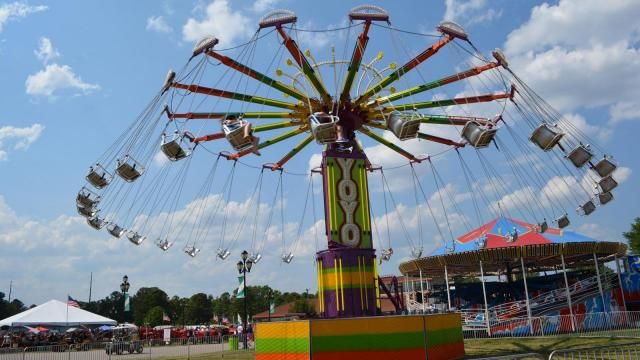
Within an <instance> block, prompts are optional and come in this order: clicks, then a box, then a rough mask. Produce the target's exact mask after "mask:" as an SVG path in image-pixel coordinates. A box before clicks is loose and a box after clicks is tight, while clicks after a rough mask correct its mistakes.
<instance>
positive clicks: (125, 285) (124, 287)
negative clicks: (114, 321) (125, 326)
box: [120, 275, 131, 323]
mask: <svg viewBox="0 0 640 360" xmlns="http://www.w3.org/2000/svg"><path fill="white" fill-rule="evenodd" d="M130 286H131V284H129V277H128V276H127V275H125V276H123V277H122V282H121V283H120V291H121V292H122V298H123V299H124V304H123V307H124V322H125V323H126V322H127V312H129V306H128V304H127V303H128V300H129V299H128V297H129V287H130Z"/></svg>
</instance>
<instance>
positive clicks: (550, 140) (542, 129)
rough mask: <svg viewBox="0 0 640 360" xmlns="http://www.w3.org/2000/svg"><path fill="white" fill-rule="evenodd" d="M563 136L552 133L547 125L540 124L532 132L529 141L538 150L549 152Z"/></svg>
mask: <svg viewBox="0 0 640 360" xmlns="http://www.w3.org/2000/svg"><path fill="white" fill-rule="evenodd" d="M563 136H564V134H563V133H561V132H559V131H558V132H556V131H553V130H552V129H551V128H550V127H549V126H548V125H547V124H542V125H540V126H538V127H537V128H536V129H535V130H533V133H531V137H529V140H531V142H533V143H534V144H536V145H538V147H539V148H540V149H542V150H544V151H549V150H551V149H553V147H554V146H556V145H557V144H558V143H559V142H560V139H562V137H563Z"/></svg>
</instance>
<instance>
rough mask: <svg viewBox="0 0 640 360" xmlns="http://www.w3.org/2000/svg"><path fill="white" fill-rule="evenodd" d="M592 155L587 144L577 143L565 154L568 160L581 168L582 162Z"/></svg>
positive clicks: (587, 160)
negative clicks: (577, 144) (576, 145)
mask: <svg viewBox="0 0 640 360" xmlns="http://www.w3.org/2000/svg"><path fill="white" fill-rule="evenodd" d="M592 157H593V153H591V151H590V150H589V145H582V144H581V145H579V146H578V147H576V148H575V149H573V150H571V152H570V153H569V154H568V155H567V156H566V158H567V159H569V161H571V162H572V163H573V165H574V166H575V167H577V168H581V167H582V166H583V165H584V164H586V163H587V162H589V160H591V158H592Z"/></svg>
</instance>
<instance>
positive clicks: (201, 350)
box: [0, 335, 254, 360]
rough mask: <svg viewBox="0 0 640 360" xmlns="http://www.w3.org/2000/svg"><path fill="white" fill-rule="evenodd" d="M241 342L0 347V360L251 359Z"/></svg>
mask: <svg viewBox="0 0 640 360" xmlns="http://www.w3.org/2000/svg"><path fill="white" fill-rule="evenodd" d="M244 340H245V338H244V337H243V336H242V335H240V336H215V337H198V338H180V339H170V340H169V341H165V340H161V339H160V340H158V339H153V340H144V341H143V340H138V341H113V342H100V343H82V344H73V345H50V346H33V347H24V348H2V349H0V360H35V359H47V360H106V359H109V360H111V359H156V358H171V359H176V358H177V359H191V357H192V356H193V357H196V358H199V356H202V355H204V354H207V355H208V356H207V359H253V351H254V342H253V340H252V339H247V347H246V348H245V346H244V342H245V341H244ZM209 355H211V356H209Z"/></svg>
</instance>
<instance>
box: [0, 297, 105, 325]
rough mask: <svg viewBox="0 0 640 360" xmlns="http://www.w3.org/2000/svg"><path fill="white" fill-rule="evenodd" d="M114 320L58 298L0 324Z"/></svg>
mask: <svg viewBox="0 0 640 360" xmlns="http://www.w3.org/2000/svg"><path fill="white" fill-rule="evenodd" d="M115 324H116V321H115V320H111V319H109V318H106V317H104V316H100V315H97V314H94V313H92V312H89V311H86V310H82V309H80V308H76V307H73V306H68V305H67V304H66V303H64V302H62V301H58V300H49V301H47V302H46V303H44V304H42V305H39V306H36V307H34V308H33V309H29V310H26V311H23V312H21V313H19V314H16V315H13V316H11V317H8V318H6V319H3V320H0V326H22V325H26V326H35V325H44V326H47V325H49V326H78V325H115Z"/></svg>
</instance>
